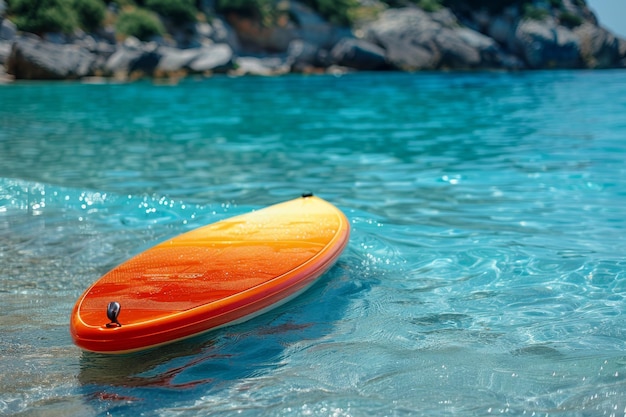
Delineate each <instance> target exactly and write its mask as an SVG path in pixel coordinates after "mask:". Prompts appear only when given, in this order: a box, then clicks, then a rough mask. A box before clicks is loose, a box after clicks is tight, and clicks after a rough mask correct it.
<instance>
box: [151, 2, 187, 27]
mask: <svg viewBox="0 0 626 417" xmlns="http://www.w3.org/2000/svg"><path fill="white" fill-rule="evenodd" d="M145 5H146V7H147V8H148V9H150V10H152V11H154V12H156V13H158V14H160V15H161V16H163V17H167V18H169V19H171V20H172V22H174V23H175V24H183V23H187V22H195V21H196V13H197V10H196V8H195V6H194V4H193V2H192V0H146V4H145Z"/></svg>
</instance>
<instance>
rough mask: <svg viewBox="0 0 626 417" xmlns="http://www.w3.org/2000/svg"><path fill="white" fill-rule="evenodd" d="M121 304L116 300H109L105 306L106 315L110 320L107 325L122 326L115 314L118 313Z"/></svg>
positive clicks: (117, 314)
mask: <svg viewBox="0 0 626 417" xmlns="http://www.w3.org/2000/svg"><path fill="white" fill-rule="evenodd" d="M121 309H122V306H121V305H120V303H118V302H117V301H111V302H110V303H109V305H108V306H107V317H108V318H109V320H111V322H110V323H107V327H122V324H121V323H120V322H119V321H118V320H117V316H119V315H120V310H121Z"/></svg>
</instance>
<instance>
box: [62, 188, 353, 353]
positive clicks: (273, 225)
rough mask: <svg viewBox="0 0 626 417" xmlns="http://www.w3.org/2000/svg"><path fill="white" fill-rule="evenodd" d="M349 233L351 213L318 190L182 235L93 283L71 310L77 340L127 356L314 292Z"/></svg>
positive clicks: (92, 348) (85, 346) (82, 344)
mask: <svg viewBox="0 0 626 417" xmlns="http://www.w3.org/2000/svg"><path fill="white" fill-rule="evenodd" d="M349 234H350V226H349V222H348V220H347V219H346V217H345V216H344V214H343V213H342V212H341V211H340V210H339V209H337V208H336V207H335V206H333V205H332V204H330V203H328V202H326V201H324V200H322V199H320V198H318V197H314V196H303V197H301V198H297V199H294V200H291V201H287V202H284V203H280V204H276V205H273V206H270V207H267V208H264V209H261V210H258V211H253V212H250V213H247V214H243V215H240V216H236V217H232V218H229V219H225V220H222V221H219V222H217V223H213V224H210V225H207V226H203V227H200V228H198V229H195V230H192V231H190V232H187V233H184V234H181V235H179V236H177V237H174V238H172V239H169V240H167V241H165V242H162V243H160V244H157V245H156V246H154V247H152V248H150V249H148V250H146V251H145V252H142V253H140V254H139V255H137V256H135V257H133V258H131V259H129V260H128V261H126V262H124V263H122V264H121V265H119V266H118V267H116V268H114V269H113V270H111V271H110V272H108V273H107V274H105V275H104V276H102V278H100V279H99V280H98V281H96V282H95V283H94V284H93V285H92V286H91V287H90V288H88V289H87V290H86V291H85V293H84V294H83V295H82V296H81V297H80V298H79V299H78V301H77V302H76V305H75V306H74V309H73V311H72V315H71V320H70V332H71V335H72V338H73V340H74V342H75V343H76V344H77V345H78V346H79V347H80V348H82V349H84V350H88V351H93V352H101V353H126V352H132V351H137V350H143V349H148V348H152V347H155V346H159V345H162V344H166V343H171V342H173V341H176V340H180V339H184V338H187V337H191V336H194V335H197V334H200V333H203V332H206V331H210V330H214V329H216V328H219V327H223V326H225V325H230V324H234V323H239V322H242V321H244V320H247V319H249V318H251V317H253V316H256V315H258V314H261V313H263V312H265V311H267V310H269V309H270V308H274V307H276V306H278V305H280V304H282V303H284V302H286V301H288V300H290V299H291V298H293V297H295V296H297V295H298V294H300V293H301V292H303V291H304V290H306V289H307V288H308V287H309V286H310V285H312V284H313V283H314V282H315V281H316V279H317V278H319V277H320V276H321V275H322V274H323V273H324V272H325V271H327V270H328V269H329V268H330V267H331V266H332V265H333V264H334V262H335V261H336V260H337V259H338V257H339V255H340V254H341V252H342V251H343V249H344V248H345V247H346V245H347V243H348V239H349ZM111 302H116V303H119V307H120V309H119V315H117V317H116V318H115V320H111V317H110V316H109V317H108V316H107V308H108V307H109V305H110V303H111ZM114 321H117V322H118V323H115V322H114Z"/></svg>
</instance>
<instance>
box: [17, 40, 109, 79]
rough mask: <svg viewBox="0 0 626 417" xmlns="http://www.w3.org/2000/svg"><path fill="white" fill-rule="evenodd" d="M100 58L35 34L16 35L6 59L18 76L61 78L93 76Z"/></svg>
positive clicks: (22, 77)
mask: <svg viewBox="0 0 626 417" xmlns="http://www.w3.org/2000/svg"><path fill="white" fill-rule="evenodd" d="M96 58H97V57H96V56H95V55H94V54H92V53H90V52H89V51H87V50H86V49H84V48H81V47H78V46H75V45H71V44H69V45H59V44H54V43H50V42H45V41H42V40H41V39H40V38H38V37H36V36H21V37H17V38H16V40H15V42H14V43H13V47H12V49H11V53H10V55H9V57H8V59H7V62H6V67H7V73H9V74H12V75H13V76H15V78H16V79H26V80H62V79H77V78H82V77H85V76H88V75H92V74H93V72H94V69H95V65H96V61H97V59H96Z"/></svg>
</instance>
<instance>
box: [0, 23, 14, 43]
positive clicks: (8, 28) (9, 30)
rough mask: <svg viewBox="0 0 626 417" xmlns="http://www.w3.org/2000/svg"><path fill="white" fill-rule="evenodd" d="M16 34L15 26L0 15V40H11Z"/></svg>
mask: <svg viewBox="0 0 626 417" xmlns="http://www.w3.org/2000/svg"><path fill="white" fill-rule="evenodd" d="M16 35H17V26H15V23H13V22H11V21H10V20H9V19H3V18H2V17H0V40H4V41H12V40H13V39H15V36H16Z"/></svg>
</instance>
